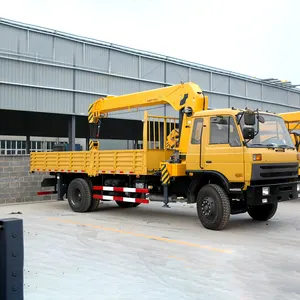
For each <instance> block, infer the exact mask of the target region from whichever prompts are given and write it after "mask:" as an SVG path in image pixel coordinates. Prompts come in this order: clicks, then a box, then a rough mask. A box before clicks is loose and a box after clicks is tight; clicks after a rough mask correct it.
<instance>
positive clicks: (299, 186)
mask: <svg viewBox="0 0 300 300" xmlns="http://www.w3.org/2000/svg"><path fill="white" fill-rule="evenodd" d="M299 191H300V183H297V192H299Z"/></svg>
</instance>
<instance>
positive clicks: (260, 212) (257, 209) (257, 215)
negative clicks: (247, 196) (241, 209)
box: [248, 203, 278, 221]
mask: <svg viewBox="0 0 300 300" xmlns="http://www.w3.org/2000/svg"><path fill="white" fill-rule="evenodd" d="M277 207H278V203H268V204H264V205H249V207H248V214H249V216H250V217H251V218H252V219H253V220H256V221H267V220H270V219H271V218H273V216H274V215H275V213H276V211H277Z"/></svg>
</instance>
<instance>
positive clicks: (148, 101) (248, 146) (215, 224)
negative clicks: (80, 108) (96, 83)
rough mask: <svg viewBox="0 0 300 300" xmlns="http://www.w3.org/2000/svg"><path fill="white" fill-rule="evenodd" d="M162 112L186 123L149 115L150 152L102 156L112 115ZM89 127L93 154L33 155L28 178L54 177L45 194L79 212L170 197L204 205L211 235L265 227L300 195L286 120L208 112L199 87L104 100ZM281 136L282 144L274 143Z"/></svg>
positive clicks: (146, 138)
mask: <svg viewBox="0 0 300 300" xmlns="http://www.w3.org/2000/svg"><path fill="white" fill-rule="evenodd" d="M160 104H169V105H170V106H171V107H173V109H174V110H176V111H178V113H179V116H178V117H176V118H175V117H166V116H151V115H149V114H148V112H147V111H144V119H143V145H142V149H132V150H100V148H101V147H100V144H99V139H101V136H100V132H101V130H100V129H101V122H102V121H103V118H106V117H109V113H110V112H114V111H120V110H126V109H133V108H135V109H138V108H142V107H149V106H156V105H160ZM88 122H89V123H90V126H91V127H92V128H94V129H96V130H95V131H96V132H95V136H94V137H95V139H94V138H92V139H91V141H90V149H89V150H88V151H79V152H76V151H62V152H59V151H58V152H57V151H56V152H40V153H31V154H30V155H31V158H30V171H31V172H50V175H51V176H53V177H51V178H47V179H45V180H44V181H43V182H42V186H54V191H53V192H54V193H57V194H58V199H61V198H62V197H63V196H64V195H66V198H67V199H68V203H69V205H70V207H71V209H72V210H73V211H75V212H87V211H93V210H95V209H96V208H97V207H98V204H99V200H102V201H116V203H117V204H118V205H119V206H120V207H122V208H130V207H136V206H138V205H140V204H141V203H145V204H147V203H149V202H150V200H149V198H148V197H147V194H148V195H150V196H151V195H158V196H160V197H161V199H163V201H164V206H166V207H168V199H169V197H168V195H171V194H172V195H175V196H176V197H178V198H179V197H183V198H184V199H186V201H187V202H188V203H196V204H197V213H198V217H199V220H200V222H201V223H202V225H203V226H204V227H205V228H207V229H211V230H221V229H223V228H225V227H226V225H227V224H228V222H229V219H230V215H231V214H238V213H246V212H248V214H249V215H250V216H251V217H252V218H253V219H255V220H258V221H265V220H268V219H271V218H272V217H273V216H274V214H275V213H276V211H277V206H278V202H280V201H286V200H291V199H295V198H298V197H299V195H300V182H299V181H298V158H299V157H298V155H297V151H296V149H295V147H294V145H293V143H292V140H291V138H290V135H289V133H288V130H287V128H286V126H285V124H284V121H283V119H282V118H281V117H280V116H278V115H276V114H272V113H267V112H261V111H258V110H256V111H253V110H250V109H247V108H246V109H235V108H231V109H229V108H224V109H211V110H210V109H208V98H207V97H206V96H205V95H204V93H203V92H202V90H201V88H200V87H199V86H198V85H197V84H195V83H192V82H188V83H181V84H178V85H174V86H170V87H164V88H159V89H154V90H148V91H143V92H137V93H132V94H127V95H121V96H109V97H105V98H100V99H98V100H96V101H95V102H94V103H92V104H91V105H90V106H89V108H88ZM170 124H174V125H173V127H172V126H170ZM278 128H280V131H281V134H282V136H281V138H277V139H276V140H273V143H272V144H271V143H270V141H269V138H268V137H269V136H270V135H271V136H273V135H275V133H276V132H277V130H278ZM283 140H284V141H285V142H283ZM45 193H48V192H47V191H44V192H40V194H45Z"/></svg>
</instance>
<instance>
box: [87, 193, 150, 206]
mask: <svg viewBox="0 0 300 300" xmlns="http://www.w3.org/2000/svg"><path fill="white" fill-rule="evenodd" d="M93 198H94V199H99V200H115V201H123V202H132V203H145V204H148V203H149V200H147V199H142V198H129V197H120V196H108V195H97V194H94V195H93Z"/></svg>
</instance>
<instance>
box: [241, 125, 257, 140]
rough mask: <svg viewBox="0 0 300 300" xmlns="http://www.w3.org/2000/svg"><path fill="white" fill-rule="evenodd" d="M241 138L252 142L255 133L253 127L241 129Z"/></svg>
mask: <svg viewBox="0 0 300 300" xmlns="http://www.w3.org/2000/svg"><path fill="white" fill-rule="evenodd" d="M243 137H244V139H245V140H252V139H254V137H255V131H254V128H253V127H244V128H243Z"/></svg>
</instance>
